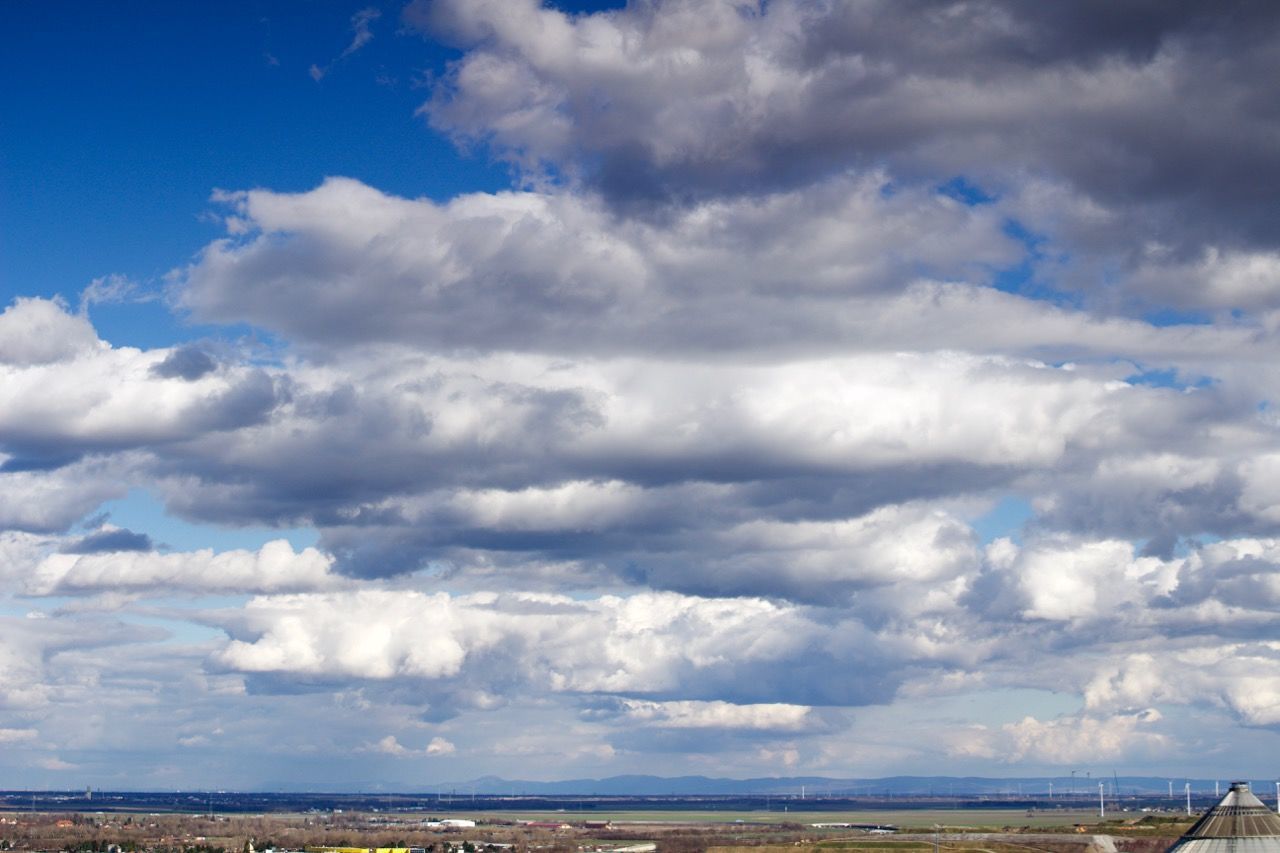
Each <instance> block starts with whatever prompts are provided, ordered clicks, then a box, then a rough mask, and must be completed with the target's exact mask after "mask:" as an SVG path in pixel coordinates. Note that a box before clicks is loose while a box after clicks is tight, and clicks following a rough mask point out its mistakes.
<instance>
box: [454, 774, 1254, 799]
mask: <svg viewBox="0 0 1280 853" xmlns="http://www.w3.org/2000/svg"><path fill="white" fill-rule="evenodd" d="M1231 781H1232V780H1230V779H1226V778H1223V779H1220V780H1214V779H1188V778H1186V777H1180V778H1177V779H1173V778H1171V777H1164V776H1120V777H1119V778H1118V780H1117V779H1116V778H1115V777H1113V776H1105V777H1089V776H1085V775H1084V774H1079V775H1077V776H1075V777H1074V778H1072V777H1071V776H1037V777H1009V778H986V777H980V776H889V777H885V778H881V779H832V778H829V777H825V776H785V777H765V778H756V779H720V778H711V777H707V776H674V777H664V776H610V777H608V778H605V779H566V780H563V781H558V782H535V781H529V780H524V779H502V778H499V777H497V776H482V777H480V778H479V779H473V780H471V781H468V782H457V783H446V784H443V785H440V786H439V789H441V790H445V791H456V792H457V793H459V794H462V793H467V794H470V793H475V794H484V795H492V796H510V795H517V796H518V795H521V794H525V795H531V796H572V795H591V794H595V795H598V796H654V797H656V796H664V795H671V796H681V797H689V796H698V795H707V796H750V795H759V796H766V795H771V796H797V797H798V796H800V795H801V792H802V789H803V793H804V795H805V796H806V797H907V796H910V797H927V796H938V797H955V796H984V797H995V796H1011V797H1017V796H1019V795H1022V796H1047V795H1048V792H1049V790H1050V785H1052V786H1053V787H1052V790H1053V793H1054V795H1055V796H1058V797H1061V796H1066V795H1068V794H1070V793H1073V792H1074V794H1075V795H1077V796H1080V797H1093V796H1096V795H1097V793H1098V783H1099V782H1101V783H1103V784H1104V785H1105V786H1106V793H1107V795H1108V796H1113V795H1114V794H1115V788H1116V784H1117V782H1118V783H1119V793H1120V794H1122V795H1130V794H1143V795H1147V796H1155V795H1159V794H1161V793H1164V794H1166V795H1168V793H1169V790H1170V783H1172V793H1173V796H1174V797H1175V798H1180V797H1182V796H1183V795H1184V787H1183V786H1184V785H1185V784H1186V783H1187V782H1190V783H1191V789H1192V792H1193V793H1194V794H1196V795H1197V796H1204V795H1205V794H1212V793H1213V791H1214V784H1215V782H1217V783H1219V784H1220V786H1221V790H1222V791H1223V792H1225V791H1226V790H1227V786H1228V784H1229V783H1230V782H1231ZM1272 785H1273V783H1272V782H1271V781H1266V782H1258V783H1256V784H1255V785H1254V788H1255V790H1256V791H1257V793H1258V794H1259V795H1261V796H1266V795H1267V793H1268V792H1269V788H1270V787H1271V786H1272Z"/></svg>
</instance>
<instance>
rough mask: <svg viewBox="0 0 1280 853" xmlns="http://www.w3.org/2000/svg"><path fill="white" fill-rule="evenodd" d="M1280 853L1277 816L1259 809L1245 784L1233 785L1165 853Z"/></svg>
mask: <svg viewBox="0 0 1280 853" xmlns="http://www.w3.org/2000/svg"><path fill="white" fill-rule="evenodd" d="M1175 850H1176V851H1177V853H1280V815H1277V814H1276V813H1275V812H1273V811H1271V809H1269V808H1267V807H1266V806H1265V805H1263V803H1262V801H1261V800H1259V799H1258V798H1257V797H1255V796H1254V794H1253V792H1252V791H1250V790H1249V783H1248V782H1234V783H1232V785H1231V790H1229V791H1227V795H1226V796H1225V797H1223V798H1222V799H1221V800H1219V801H1218V804H1217V805H1216V806H1214V807H1213V808H1211V809H1209V811H1207V812H1205V814H1204V816H1203V817H1201V818H1200V819H1199V820H1198V821H1196V822H1195V825H1194V826H1192V827H1191V828H1190V829H1188V830H1187V832H1186V834H1185V835H1183V836H1182V837H1181V838H1179V839H1178V841H1177V843H1176V844H1174V845H1173V846H1172V847H1170V848H1169V853H1173V852H1174V851H1175Z"/></svg>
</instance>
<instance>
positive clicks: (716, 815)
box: [450, 809, 1098, 830]
mask: <svg viewBox="0 0 1280 853" xmlns="http://www.w3.org/2000/svg"><path fill="white" fill-rule="evenodd" d="M450 816H451V817H469V818H473V819H475V820H476V821H479V822H484V821H485V819H486V818H487V819H489V820H493V819H495V818H497V819H501V820H534V821H548V820H563V821H566V822H568V823H577V822H580V821H584V820H609V821H613V822H614V823H618V824H625V823H665V824H688V823H736V822H738V821H741V822H743V823H761V824H768V823H803V824H810V823H867V824H892V825H893V826H896V827H898V828H899V829H903V830H910V829H915V830H921V829H933V827H934V826H941V827H943V828H949V829H980V828H985V829H991V828H994V829H1001V828H1003V827H1006V826H1013V827H1028V828H1039V827H1069V826H1071V825H1073V824H1077V823H1092V822H1094V821H1096V820H1097V817H1098V813H1097V812H1096V811H1067V810H1063V811H1038V812H1036V813H1034V814H1028V813H1027V811H1026V810H1025V809H902V810H881V811H850V812H810V811H796V812H784V811H781V810H777V809H775V810H773V811H763V810H759V811H675V810H670V811H604V810H600V811H595V810H590V811H563V812H561V811H556V812H542V811H539V812H534V811H530V812H521V811H511V812H477V813H475V814H466V815H464V814H453V813H451V814H450Z"/></svg>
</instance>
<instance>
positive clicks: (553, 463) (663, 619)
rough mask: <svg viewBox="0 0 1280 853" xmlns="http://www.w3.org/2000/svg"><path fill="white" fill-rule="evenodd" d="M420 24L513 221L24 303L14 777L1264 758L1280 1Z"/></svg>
mask: <svg viewBox="0 0 1280 853" xmlns="http://www.w3.org/2000/svg"><path fill="white" fill-rule="evenodd" d="M400 17H401V20H402V23H403V24H404V25H405V27H406V28H407V29H406V32H409V31H413V32H417V33H419V34H425V35H426V36H427V37H428V38H433V39H445V40H447V41H448V42H449V43H450V44H452V45H454V46H455V47H456V48H457V49H458V50H459V51H460V53H459V54H458V57H457V59H456V61H454V62H453V63H452V64H451V65H450V66H449V68H448V69H447V70H446V71H445V73H443V74H439V75H436V76H435V77H434V78H433V79H432V88H431V91H430V94H429V100H428V101H427V102H426V103H425V104H424V105H423V106H422V114H423V115H424V116H425V118H426V122H427V124H429V125H430V127H431V128H434V130H435V131H436V132H440V133H444V134H447V135H448V136H449V137H450V138H451V139H454V140H455V141H457V142H458V143H459V144H462V145H465V146H469V147H471V148H472V149H474V150H476V151H478V152H480V154H481V156H492V157H495V158H497V159H499V160H502V161H504V162H507V163H509V164H511V165H512V168H513V170H514V176H515V185H514V186H513V187H512V188H511V189H507V190H502V191H494V192H469V193H463V194H458V195H454V196H452V197H448V198H438V197H433V196H432V188H430V187H425V188H423V190H422V196H421V197H406V196H403V195H397V194H395V193H393V192H390V191H387V190H384V189H381V188H379V187H377V186H374V185H372V184H370V183H367V182H363V181H361V180H357V179H356V178H352V177H331V178H329V179H327V180H324V181H323V182H320V183H318V184H317V185H314V186H313V188H311V189H308V190H303V191H293V192H285V191H279V190H274V189H271V188H269V187H258V188H252V189H231V190H225V191H224V190H219V191H216V192H214V193H213V195H212V200H211V205H212V207H213V209H214V210H215V211H216V212H217V213H216V215H217V217H218V218H217V221H218V222H219V223H220V226H221V228H222V232H221V234H220V236H218V237H217V238H216V239H213V240H211V241H210V242H209V243H208V244H207V245H205V246H204V247H203V248H202V249H200V251H198V252H197V253H196V254H194V256H192V257H191V258H189V259H188V260H185V261H184V260H183V259H182V258H174V259H173V260H172V265H173V270H172V272H171V273H170V274H169V275H168V276H167V277H166V282H167V287H168V290H167V297H168V302H167V305H168V307H169V309H170V310H171V311H172V312H173V313H174V315H175V316H176V317H179V318H182V319H185V320H190V321H193V322H195V323H197V324H200V325H199V326H198V327H197V328H198V329H199V336H198V337H197V334H196V332H195V331H190V332H187V333H184V335H183V336H181V337H182V340H180V341H178V342H176V343H173V344H172V345H165V346H147V347H136V346H124V345H117V344H113V343H111V342H110V341H108V340H106V339H104V338H105V337H107V336H106V334H105V333H104V332H102V331H100V330H101V329H102V328H105V326H104V325H103V324H101V323H95V317H96V315H91V313H90V312H91V311H95V312H96V311H97V310H99V309H98V306H100V305H106V304H113V303H111V301H110V300H109V299H108V298H107V296H104V295H103V294H104V293H106V292H107V290H109V289H110V288H111V287H115V286H116V285H115V283H116V282H127V280H126V279H114V278H103V279H101V280H100V281H99V282H96V283H94V284H93V285H91V286H90V291H87V292H86V293H85V295H84V297H83V298H82V299H81V303H80V308H79V310H73V309H72V307H71V305H70V303H68V302H67V301H64V300H59V299H50V298H36V297H27V296H18V297H16V298H15V299H13V301H12V302H11V303H10V304H9V305H8V306H7V308H5V310H4V312H3V314H0V490H2V491H0V494H3V500H0V577H3V579H4V580H5V589H6V590H7V591H6V593H5V596H4V598H3V599H0V604H3V608H0V630H2V631H3V634H2V635H0V636H2V637H3V640H4V642H3V643H0V742H3V743H4V744H5V745H6V754H7V755H8V754H10V753H11V755H8V757H6V758H0V779H3V778H10V777H12V778H17V777H16V775H15V774H18V773H20V772H23V771H24V770H28V769H31V768H44V772H47V773H48V774H50V775H49V777H48V778H50V779H55V780H56V779H64V778H68V777H66V776H65V775H59V774H68V773H70V774H77V773H78V774H81V775H79V776H77V777H76V780H77V781H76V784H80V783H81V782H82V781H83V779H85V778H94V779H101V778H106V779H109V778H110V773H111V772H114V771H113V770H111V767H112V766H113V763H112V761H111V760H110V759H111V758H112V757H113V756H115V757H118V756H120V755H128V756H131V757H130V759H129V761H128V762H123V764H124V765H126V766H127V767H128V769H129V771H130V772H131V773H134V774H136V778H145V779H148V780H149V781H150V782H153V783H155V784H157V785H161V784H169V782H166V781H165V780H175V779H177V780H183V781H184V783H185V782H190V783H192V784H196V783H200V782H203V783H205V784H217V785H219V786H220V787H228V786H237V785H238V786H242V787H260V786H262V785H264V784H268V783H269V782H270V783H272V784H274V783H275V782H279V781H280V780H279V779H278V778H277V777H275V776H272V775H271V774H272V773H276V772H278V771H277V770H275V769H273V768H275V767H278V766H279V765H280V763H281V759H282V757H287V758H288V761H289V764H288V766H289V767H291V768H292V769H291V770H290V773H291V774H293V775H291V776H290V778H289V779H286V780H284V784H286V785H298V784H299V780H306V779H312V780H319V781H318V782H317V784H326V785H327V784H329V781H328V780H331V779H332V780H338V781H335V782H333V784H336V785H340V784H343V782H342V781H341V780H348V782H347V784H353V783H351V782H350V781H349V780H352V779H356V780H383V779H400V780H409V781H412V780H417V781H416V782H414V784H421V780H423V779H430V780H434V781H443V780H448V779H451V778H452V779H457V778H462V776H464V775H466V774H472V775H474V774H475V773H478V772H486V773H488V772H492V773H499V774H501V773H506V774H508V775H519V774H521V773H523V772H524V770H523V768H524V767H526V766H528V762H530V761H537V762H539V764H538V765H537V766H540V767H544V768H545V775H548V776H560V777H566V776H581V775H610V774H613V773H620V772H646V771H652V770H653V768H654V767H655V766H661V767H664V768H665V767H678V768H679V769H680V772H708V773H712V774H727V775H759V774H773V773H776V772H779V768H780V767H786V768H790V769H793V770H796V771H801V770H803V771H806V772H818V773H827V774H831V775H874V774H877V773H896V772H923V771H926V770H928V771H930V772H939V768H940V767H942V768H946V769H949V770H950V771H951V772H956V773H970V772H972V773H997V772H998V773H1005V772H1015V771H1011V770H1010V768H1011V767H1012V768H1015V769H1016V772H1024V771H1025V772H1040V771H1043V770H1052V769H1055V768H1061V767H1064V766H1067V765H1070V766H1072V767H1075V766H1081V765H1083V764H1087V763H1088V762H1089V761H1090V760H1093V759H1106V760H1107V761H1108V762H1112V763H1128V765H1129V766H1133V767H1135V768H1136V767H1142V768H1145V769H1147V770H1150V771H1151V772H1164V771H1165V770H1166V769H1169V768H1176V767H1181V766H1183V765H1181V764H1178V762H1179V761H1182V760H1183V756H1185V755H1186V753H1187V752H1188V751H1189V750H1197V751H1200V752H1204V753H1207V754H1211V755H1219V756H1223V755H1240V754H1245V752H1247V753H1248V754H1250V755H1257V756H1259V757H1260V758H1259V759H1258V760H1259V761H1260V762H1263V764H1265V762H1267V761H1272V760H1273V759H1274V758H1275V757H1277V756H1280V740H1277V737H1278V736H1280V646H1277V644H1276V643H1275V641H1274V639H1273V637H1272V634H1273V633H1274V630H1273V623H1274V613H1275V609H1276V607H1277V606H1280V580H1277V579H1278V578H1280V511H1278V510H1277V508H1276V507H1277V502H1278V500H1280V494H1278V493H1277V489H1276V487H1275V485H1274V484H1275V482H1276V474H1277V471H1278V469H1280V462H1278V460H1280V433H1278V428H1280V422H1278V421H1277V419H1276V417H1275V412H1274V400H1275V399H1276V396H1277V394H1280V382H1278V380H1277V376H1276V375H1275V371H1274V370H1273V369H1272V365H1273V364H1274V363H1275V360H1276V358H1277V355H1280V352H1278V351H1277V350H1278V347H1277V339H1276V334H1275V330H1276V328H1277V318H1278V317H1280V315H1277V314H1276V313H1275V311H1276V309H1277V308H1280V301H1278V300H1277V295H1278V294H1280V289H1278V282H1280V277H1278V274H1280V261H1278V260H1277V259H1280V234H1277V233H1276V232H1275V222H1274V217H1273V216H1272V215H1271V210H1270V206H1269V199H1270V198H1271V197H1272V196H1274V193H1273V192H1271V189H1272V188H1274V185H1275V183H1276V180H1277V176H1278V175H1280V164H1277V155H1276V151H1277V149H1276V147H1275V145H1274V137H1275V132H1276V116H1275V111H1274V109H1273V108H1272V107H1271V106H1270V103H1271V100H1273V99H1269V98H1268V84H1266V83H1265V81H1266V80H1269V79H1273V78H1274V76H1275V75H1274V74H1270V73H1268V71H1269V70H1271V71H1274V70H1277V69H1274V68H1273V66H1274V65H1275V64H1276V60H1277V57H1276V52H1275V44H1276V43H1277V42H1276V40H1275V39H1274V38H1268V37H1266V36H1267V35H1268V34H1273V33H1274V31H1275V27H1276V21H1275V20H1273V15H1272V13H1271V12H1270V11H1267V10H1266V9H1264V8H1263V7H1260V6H1256V5H1253V4H1239V5H1233V6H1231V8H1230V9H1227V8H1224V7H1222V6H1221V5H1215V6H1212V7H1210V6H1208V5H1205V4H1199V3H1167V4H1160V5H1159V6H1158V7H1156V6H1151V5H1150V4H1144V3H1106V4H1092V5H1091V4H1085V5H1084V6H1078V7H1073V8H1072V9H1070V10H1067V9H1060V8H1056V7H1044V8H1041V7H1039V6H1034V5H1028V4H1020V3H1012V2H1001V1H1000V0H987V2H978V3H964V4H951V3H914V2H912V3H905V4H904V3H888V2H875V1H874V0H866V2H854V3H791V2H776V3H769V4H754V3H750V2H729V0H725V2H699V3H690V2H679V0H665V1H664V2H651V3H632V4H630V5H628V6H627V7H625V8H622V9H615V10H610V11H604V12H597V13H583V14H578V15H568V14H565V13H562V12H560V11H557V10H556V9H554V8H551V7H543V6H541V5H539V4H537V3H534V2H532V0H518V2H502V3H498V2H489V0H466V1H465V2H464V0H434V2H415V3H412V4H410V5H409V6H408V7H407V8H405V9H404V10H403V11H402V13H401V16H400ZM375 23H377V14H376V10H364V11H361V12H358V13H357V14H356V15H355V17H354V18H353V20H352V28H353V40H352V41H351V44H350V46H349V47H348V48H347V50H346V51H345V52H343V54H341V55H340V56H339V58H338V60H335V62H338V61H341V60H343V59H344V58H346V57H348V56H350V55H351V54H353V53H355V52H356V51H357V50H359V51H363V53H362V58H363V57H364V56H365V55H367V54H373V53H375V52H377V51H378V50H380V49H382V47H381V46H382V44H383V42H384V41H385V39H383V38H382V37H381V36H379V38H378V39H377V40H376V41H375V40H373V33H374V30H373V29H372V27H373V26H374V25H375ZM401 38H402V39H404V38H405V35H403V34H402V36H401ZM404 43H406V42H402V45H403V44H404ZM332 67H333V66H332V64H331V66H326V67H325V68H324V69H320V70H322V71H323V72H324V73H321V74H319V75H317V82H320V79H321V78H323V77H325V74H327V73H328V71H329V70H330V69H331V68H332ZM352 67H354V64H353V66H352ZM333 83H336V80H327V79H326V80H324V84H325V86H329V85H330V84H333ZM419 97H420V96H419ZM407 118H408V117H407V116H406V119H407ZM423 132H424V133H427V132H429V131H426V130H424V131H423ZM460 162H461V161H460ZM280 183H281V184H282V185H283V184H284V183H286V182H285V181H283V180H282V181H281V182H280ZM103 282H107V284H103ZM119 286H120V287H124V286H125V285H124V284H121V285H119ZM134 307H136V306H134ZM113 310H132V309H131V308H130V306H129V305H124V306H121V305H116V306H115V307H114V308H113ZM148 501H149V502H150V504H147V502H148ZM139 504H142V505H143V506H144V507H145V506H148V505H154V506H155V507H156V509H155V511H154V512H153V513H152V514H151V515H150V516H148V515H147V514H146V513H145V512H141V511H139V510H138V506H139ZM130 511H132V513H133V515H132V517H129V518H118V519H117V518H114V517H112V515H113V513H114V514H121V515H125V514H128V513H129V512H130ZM192 531H194V534H193V533H192ZM174 534H181V539H182V542H181V543H180V544H175V545H170V544H168V543H170V542H171V541H172V539H173V535H174ZM193 535H194V536H196V537H197V538H201V537H202V538H203V540H204V541H201V542H199V543H197V544H196V545H194V546H193V545H191V544H190V540H191V538H192V536H193ZM235 537H240V538H239V539H235V541H234V542H233V541H232V540H233V539H234V538H235ZM246 537H248V538H250V539H252V540H253V541H252V542H251V543H250V544H245V542H244V539H245V538H246ZM88 707H91V711H89V712H87V713H86V712H84V711H83V709H85V708H88ZM1206 728H1208V729H1211V730H1212V731H1213V732H1214V734H1205V730H1206ZM1242 750H1244V752H1242ZM174 755H182V756H188V755H189V756H198V757H200V759H201V761H200V762H195V763H194V764H198V765H199V766H200V767H203V768H207V770H203V771H201V772H208V773H210V774H215V776H216V778H215V776H209V777H207V778H206V777H199V779H197V778H196V777H195V776H193V775H192V773H193V772H194V771H191V770H190V769H183V768H184V767H189V766H194V765H193V762H189V761H177V760H175V759H174V757H173V756H174ZM104 756H106V758H104ZM1223 760H1224V761H1225V759H1223ZM655 762H660V764H655ZM1263 764H1259V765H1258V767H1261V766H1263ZM1250 766H1252V765H1250ZM1266 766H1269V765H1266ZM1221 769H1222V771H1223V772H1227V771H1230V772H1235V773H1237V775H1238V774H1240V773H1244V772H1247V771H1248V769H1249V768H1244V767H1239V766H1237V765H1232V766H1231V767H1225V766H1224V767H1223V768H1221ZM1170 772H1172V770H1170ZM1259 772H1261V771H1259ZM5 774H9V775H8V776H6V775H5ZM455 774H458V775H455ZM130 778H135V777H134V776H131V777H130ZM363 783H364V782H363V781H362V782H361V784H363ZM98 784H101V783H100V782H99V783H98Z"/></svg>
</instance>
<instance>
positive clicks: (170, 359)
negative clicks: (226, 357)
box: [151, 344, 218, 381]
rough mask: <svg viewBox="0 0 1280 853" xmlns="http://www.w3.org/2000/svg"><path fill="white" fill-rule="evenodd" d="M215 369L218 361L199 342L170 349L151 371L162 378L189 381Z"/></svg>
mask: <svg viewBox="0 0 1280 853" xmlns="http://www.w3.org/2000/svg"><path fill="white" fill-rule="evenodd" d="M217 369H218V363H217V362H216V361H214V360H213V356H211V355H209V353H208V352H206V351H205V349H204V348H203V347H201V346H200V345H199V344H187V345H185V346H180V347H177V348H176V349H174V350H173V351H171V352H170V353H169V354H168V355H167V356H165V359H164V361H162V362H160V363H159V364H157V365H155V366H154V367H152V368H151V372H152V374H154V375H155V376H159V377H161V378H163V379H186V380H187V381H191V380H194V379H199V378H200V377H202V376H204V375H205V374H208V373H212V372H213V371H215V370H217Z"/></svg>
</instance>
